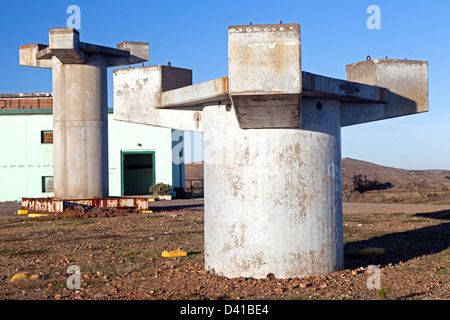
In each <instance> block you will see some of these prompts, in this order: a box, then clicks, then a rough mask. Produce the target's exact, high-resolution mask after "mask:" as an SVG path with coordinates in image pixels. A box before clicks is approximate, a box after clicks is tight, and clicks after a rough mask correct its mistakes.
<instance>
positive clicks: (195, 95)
mask: <svg viewBox="0 0 450 320" xmlns="http://www.w3.org/2000/svg"><path fill="white" fill-rule="evenodd" d="M300 49H301V41H300V25H299V24H282V25H281V24H280V25H259V26H258V25H250V26H230V27H229V28H228V57H229V59H228V66H229V75H228V76H227V77H223V78H219V79H215V80H211V81H206V82H203V83H198V84H194V85H191V83H192V75H191V74H190V73H189V72H188V70H185V69H184V70H183V69H177V72H176V73H173V76H172V75H171V73H170V72H167V69H168V68H169V69H170V68H173V67H164V66H151V67H142V68H131V69H128V68H127V69H117V70H114V117H115V119H117V120H122V121H129V122H134V123H141V124H147V125H153V126H162V127H169V128H175V129H181V130H188V131H194V132H203V134H204V155H203V157H204V177H205V178H204V179H205V191H206V193H205V268H206V269H207V270H209V271H211V272H214V273H216V274H220V275H224V276H227V277H238V276H244V277H254V278H263V277H266V276H267V275H268V274H270V273H271V274H274V275H275V276H276V277H279V278H289V277H303V276H316V275H326V274H329V273H331V272H333V271H336V270H339V269H342V268H343V265H344V256H343V231H342V230H343V226H342V195H341V188H342V187H341V127H343V126H349V125H355V124H360V123H365V122H370V121H376V120H382V119H387V118H392V117H398V116H404V115H408V114H415V113H420V112H426V111H428V65H427V62H424V61H409V60H392V59H389V60H388V59H377V60H366V61H362V62H359V63H356V64H351V65H348V66H347V80H340V79H333V78H329V77H324V76H321V75H316V74H312V73H307V72H303V71H302V68H301V50H300ZM164 83H170V84H171V87H170V89H165V88H164Z"/></svg>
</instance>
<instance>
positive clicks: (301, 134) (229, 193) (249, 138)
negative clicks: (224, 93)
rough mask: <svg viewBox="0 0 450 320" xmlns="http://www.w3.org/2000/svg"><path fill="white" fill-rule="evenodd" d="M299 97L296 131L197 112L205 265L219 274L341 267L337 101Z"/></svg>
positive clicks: (219, 112)
mask: <svg viewBox="0 0 450 320" xmlns="http://www.w3.org/2000/svg"><path fill="white" fill-rule="evenodd" d="M317 102H319V101H318V100H316V99H304V100H303V106H302V117H304V118H306V119H308V121H307V123H304V125H302V128H301V129H257V130H243V129H241V128H239V124H238V122H237V119H236V116H235V114H234V112H233V111H229V112H227V111H226V110H225V109H224V108H221V107H218V106H214V105H213V106H208V107H205V108H204V111H203V115H204V118H205V123H204V125H205V130H204V170H205V190H206V194H205V266H206V268H207V270H209V271H213V272H215V273H217V274H220V275H224V276H226V277H239V276H244V277H255V278H264V277H266V276H267V275H268V274H269V273H273V274H274V275H275V276H276V277H279V278H288V277H296V276H298V277H302V276H311V275H322V274H329V273H331V272H333V271H335V270H338V269H340V268H342V267H343V242H342V237H343V235H342V203H341V170H340V168H341V160H340V159H341V153H340V150H341V149H340V148H341V145H340V119H339V114H340V110H339V102H338V101H333V100H321V101H320V102H321V104H322V108H321V110H319V109H318V108H317V107H316V104H317Z"/></svg>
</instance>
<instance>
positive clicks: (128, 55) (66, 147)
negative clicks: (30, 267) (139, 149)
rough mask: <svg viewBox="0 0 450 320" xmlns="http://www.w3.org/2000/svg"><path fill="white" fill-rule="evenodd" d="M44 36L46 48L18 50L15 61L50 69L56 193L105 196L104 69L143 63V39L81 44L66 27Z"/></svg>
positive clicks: (145, 55) (73, 196) (61, 195)
mask: <svg viewBox="0 0 450 320" xmlns="http://www.w3.org/2000/svg"><path fill="white" fill-rule="evenodd" d="M49 34H50V37H49V38H50V39H49V42H50V45H49V46H46V45H28V46H23V47H21V48H20V64H21V65H27V66H34V67H41V68H52V74H53V141H54V148H53V160H54V161H53V162H54V194H55V197H56V198H61V199H92V198H106V197H108V195H109V191H108V100H107V95H108V90H107V68H108V67H111V66H119V65H127V64H131V63H137V62H144V61H147V59H148V43H136V42H122V43H120V44H118V45H117V47H118V49H115V48H108V47H103V46H98V45H93V44H89V43H83V42H80V41H79V33H78V32H77V31H76V30H74V29H71V28H59V29H50V32H49Z"/></svg>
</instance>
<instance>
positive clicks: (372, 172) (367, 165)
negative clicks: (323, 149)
mask: <svg viewBox="0 0 450 320" xmlns="http://www.w3.org/2000/svg"><path fill="white" fill-rule="evenodd" d="M355 175H364V176H367V179H368V180H377V181H378V182H380V183H387V182H389V183H391V184H392V185H393V186H394V187H400V186H405V185H407V184H408V183H411V182H412V183H416V182H422V183H424V184H425V185H424V186H426V187H427V188H439V187H441V186H442V185H447V186H450V171H449V170H405V169H397V168H390V167H385V166H381V165H378V164H374V163H371V162H366V161H361V160H355V159H350V158H344V159H342V184H343V185H348V186H349V187H351V186H352V185H353V176H355Z"/></svg>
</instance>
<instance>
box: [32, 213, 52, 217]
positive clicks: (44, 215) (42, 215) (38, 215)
mask: <svg viewBox="0 0 450 320" xmlns="http://www.w3.org/2000/svg"><path fill="white" fill-rule="evenodd" d="M48 216H50V215H49V214H48V213H30V214H29V215H28V217H30V218H40V217H48Z"/></svg>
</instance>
